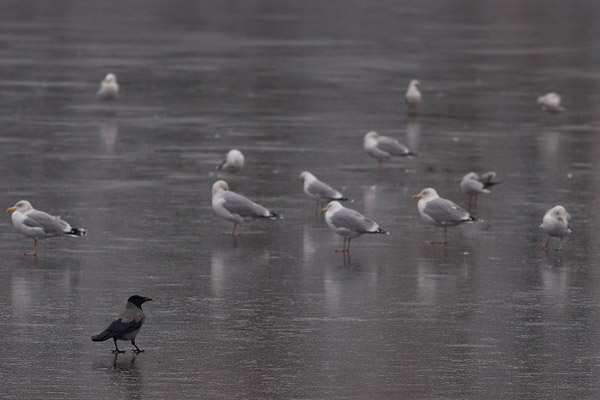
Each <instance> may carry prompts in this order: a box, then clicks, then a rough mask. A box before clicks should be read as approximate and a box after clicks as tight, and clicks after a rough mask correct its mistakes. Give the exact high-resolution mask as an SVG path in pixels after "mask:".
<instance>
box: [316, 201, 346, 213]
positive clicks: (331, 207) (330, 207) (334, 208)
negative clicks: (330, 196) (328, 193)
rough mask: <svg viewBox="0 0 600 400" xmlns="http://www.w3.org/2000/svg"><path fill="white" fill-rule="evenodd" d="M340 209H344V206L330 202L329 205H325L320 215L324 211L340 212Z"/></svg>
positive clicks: (337, 202)
mask: <svg viewBox="0 0 600 400" xmlns="http://www.w3.org/2000/svg"><path fill="white" fill-rule="evenodd" d="M342 208H344V206H343V205H341V204H340V202H339V201H330V202H329V204H327V206H325V208H322V209H321V212H322V213H324V212H326V211H331V212H335V211H337V210H340V209H342Z"/></svg>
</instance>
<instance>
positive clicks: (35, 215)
mask: <svg viewBox="0 0 600 400" xmlns="http://www.w3.org/2000/svg"><path fill="white" fill-rule="evenodd" d="M23 224H25V225H26V226H28V227H31V228H41V229H42V230H43V231H44V232H45V233H56V234H61V233H64V232H65V231H67V232H68V231H70V230H71V226H70V225H69V224H68V223H66V222H65V221H63V220H62V219H60V218H58V217H54V216H52V215H49V214H46V213H45V212H43V211H38V210H33V211H32V212H30V213H29V214H27V216H26V218H25V220H24V221H23Z"/></svg>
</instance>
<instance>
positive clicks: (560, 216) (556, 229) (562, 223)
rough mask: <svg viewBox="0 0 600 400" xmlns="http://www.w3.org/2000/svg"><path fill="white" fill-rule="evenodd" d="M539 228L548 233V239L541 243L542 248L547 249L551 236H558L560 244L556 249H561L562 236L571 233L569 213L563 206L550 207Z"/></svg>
mask: <svg viewBox="0 0 600 400" xmlns="http://www.w3.org/2000/svg"><path fill="white" fill-rule="evenodd" d="M540 228H542V229H543V230H544V232H546V233H547V234H548V240H546V242H544V243H543V244H542V249H544V250H548V243H549V242H550V238H551V237H557V238H560V246H559V247H558V249H556V251H562V242H563V238H564V237H565V236H567V235H570V234H571V215H570V214H569V213H568V212H567V210H565V208H564V207H563V206H556V207H552V208H551V209H549V210H548V211H546V214H544V219H543V220H542V224H541V225H540Z"/></svg>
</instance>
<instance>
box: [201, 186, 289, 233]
mask: <svg viewBox="0 0 600 400" xmlns="http://www.w3.org/2000/svg"><path fill="white" fill-rule="evenodd" d="M212 207H213V210H215V213H217V215H218V216H220V217H221V218H224V219H226V220H227V221H231V222H233V231H232V232H231V236H240V235H241V232H240V231H241V224H242V222H244V221H251V220H253V219H255V218H269V219H276V218H280V217H279V215H277V214H275V213H272V212H271V211H269V210H267V209H266V208H264V207H263V206H261V205H259V204H256V203H254V202H252V201H251V200H249V199H248V198H246V197H244V196H242V195H239V194H237V193H235V192H232V191H230V190H229V185H227V182H225V181H216V182H215V183H214V185H213V187H212ZM238 227H239V229H237V228H238ZM236 229H237V230H236Z"/></svg>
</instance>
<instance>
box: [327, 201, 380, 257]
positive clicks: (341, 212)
mask: <svg viewBox="0 0 600 400" xmlns="http://www.w3.org/2000/svg"><path fill="white" fill-rule="evenodd" d="M321 212H322V213H325V222H326V223H327V226H329V228H330V229H331V230H332V231H334V232H335V233H337V234H338V235H340V236H343V237H344V245H343V248H342V249H341V250H335V251H336V252H338V253H348V252H350V240H352V239H354V238H357V237H359V236H360V235H362V234H363V233H374V234H385V235H389V234H390V233H389V232H386V231H384V230H382V229H379V225H378V224H377V222H375V221H373V220H370V219H368V218H365V217H364V216H363V215H362V214H361V213H359V212H358V211H354V210H352V209H350V208H346V207H344V206H343V205H341V204H340V202H339V201H332V202H330V203H329V204H327V207H325V208H323V209H321Z"/></svg>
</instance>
